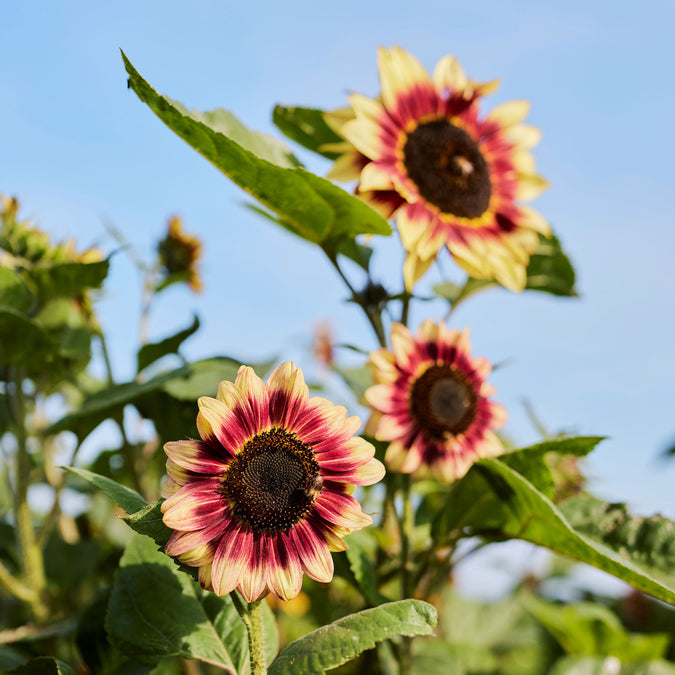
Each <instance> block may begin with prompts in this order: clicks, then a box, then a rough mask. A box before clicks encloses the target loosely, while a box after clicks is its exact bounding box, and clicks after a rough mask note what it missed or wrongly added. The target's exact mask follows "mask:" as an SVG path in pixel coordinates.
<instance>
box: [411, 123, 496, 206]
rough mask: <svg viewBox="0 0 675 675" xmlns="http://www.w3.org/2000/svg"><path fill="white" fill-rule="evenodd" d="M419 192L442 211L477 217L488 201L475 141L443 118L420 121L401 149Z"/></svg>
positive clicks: (487, 185) (484, 171)
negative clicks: (421, 122)
mask: <svg viewBox="0 0 675 675" xmlns="http://www.w3.org/2000/svg"><path fill="white" fill-rule="evenodd" d="M403 154H404V156H405V166H406V169H407V171H408V175H409V176H410V178H412V180H413V182H414V183H415V185H417V188H418V189H419V191H420V194H421V195H422V197H424V199H426V200H427V201H428V202H430V203H432V204H434V205H435V206H437V207H438V208H439V209H440V210H441V211H443V213H451V214H453V215H455V216H459V217H461V218H478V217H479V216H481V215H482V214H483V213H485V211H487V208H488V206H489V204H490V193H491V186H490V171H489V169H488V165H487V162H486V161H485V158H484V157H483V155H482V154H481V151H480V149H479V147H478V144H477V143H476V142H475V141H474V140H473V139H472V138H471V136H469V134H467V133H466V131H464V130H463V129H460V128H459V127H456V126H454V125H453V124H450V122H448V121H447V120H434V121H432V122H425V123H423V124H420V125H419V126H418V127H417V128H416V129H415V130H414V131H413V132H412V133H410V134H409V135H408V138H407V140H406V143H405V146H404V148H403Z"/></svg>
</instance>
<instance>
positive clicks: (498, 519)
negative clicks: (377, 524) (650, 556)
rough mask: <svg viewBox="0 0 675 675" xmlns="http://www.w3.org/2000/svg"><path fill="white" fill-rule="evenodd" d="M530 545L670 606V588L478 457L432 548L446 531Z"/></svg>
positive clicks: (515, 476) (511, 474) (674, 588)
mask: <svg viewBox="0 0 675 675" xmlns="http://www.w3.org/2000/svg"><path fill="white" fill-rule="evenodd" d="M463 528H470V531H471V533H473V534H483V535H486V536H487V535H490V536H495V534H498V536H499V537H500V538H515V539H523V540H525V541H530V542H532V543H533V544H538V545H540V546H544V547H546V548H549V549H550V550H552V551H555V552H556V553H560V554H561V555H564V556H567V557H569V558H571V559H573V560H577V561H579V562H584V563H587V564H589V565H593V566H594V567H597V568H598V569H601V570H603V571H605V572H609V574H613V575H614V576H616V577H618V578H619V579H622V580H623V581H625V582H627V583H629V584H631V585H632V586H634V587H635V588H637V589H639V590H641V591H644V592H645V593H649V594H650V595H653V596H654V597H656V598H658V599H660V600H663V601H665V602H669V603H671V604H675V585H674V584H673V583H672V581H669V580H667V579H662V578H661V577H660V575H659V577H658V578H657V577H656V575H655V573H654V571H653V570H645V569H642V568H641V567H639V566H638V564H636V562H634V561H633V560H628V559H625V558H622V557H621V556H619V555H618V554H617V553H615V552H614V551H612V550H611V549H609V548H607V547H606V546H603V545H602V544H600V543H598V542H595V541H593V540H592V539H590V538H588V537H586V536H584V535H582V534H580V533H578V532H576V531H575V530H574V529H573V528H572V527H571V526H570V524H569V523H568V522H567V520H566V519H565V517H564V516H563V515H562V514H561V513H560V511H559V510H558V509H557V508H556V507H555V505H554V504H553V503H551V502H550V501H549V500H548V499H547V498H546V496H545V495H543V494H542V493H541V492H540V491H539V490H537V489H536V488H535V487H534V486H533V485H532V484H531V483H530V482H529V481H528V480H527V479H526V478H524V477H523V476H521V475H520V474H519V473H517V472H516V471H514V470H513V469H511V468H510V467H509V466H507V465H506V464H504V463H503V462H500V461H499V460H497V459H482V460H480V461H479V462H478V463H477V464H475V465H474V466H473V467H472V469H471V470H470V471H469V473H468V474H467V475H466V476H465V477H464V478H463V479H462V480H461V481H458V482H457V483H456V484H455V485H454V486H453V488H452V489H451V491H450V493H449V495H448V498H447V500H446V503H445V505H444V507H443V509H442V510H441V513H440V514H439V516H438V518H437V519H436V520H435V521H434V523H433V524H432V534H433V536H434V540H435V541H436V542H437V545H438V544H440V542H442V541H444V540H445V539H446V537H448V536H450V535H451V534H452V532H456V531H457V530H461V529H463Z"/></svg>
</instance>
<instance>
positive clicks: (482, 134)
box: [326, 47, 550, 290]
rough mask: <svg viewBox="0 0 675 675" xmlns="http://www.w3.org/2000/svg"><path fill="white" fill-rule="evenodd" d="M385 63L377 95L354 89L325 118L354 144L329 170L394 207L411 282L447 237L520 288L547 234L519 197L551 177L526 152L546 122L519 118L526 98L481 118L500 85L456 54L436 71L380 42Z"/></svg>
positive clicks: (490, 272) (476, 266)
mask: <svg viewBox="0 0 675 675" xmlns="http://www.w3.org/2000/svg"><path fill="white" fill-rule="evenodd" d="M378 69H379V74H380V83H381V86H382V94H381V96H380V97H378V98H375V99H371V98H367V97H366V96H362V95H361V94H353V95H352V96H350V97H349V102H350V104H351V110H348V109H347V110H345V109H342V110H339V111H336V112H335V113H329V114H328V115H327V117H326V120H327V122H328V123H329V124H330V125H331V126H332V127H333V128H334V129H335V131H336V132H337V133H339V134H340V135H341V136H343V137H344V138H345V139H346V140H347V141H348V142H349V143H350V144H351V146H352V147H351V148H347V149H344V150H345V152H344V154H343V155H342V156H341V157H339V158H338V160H337V161H336V163H335V166H334V168H333V171H332V172H331V174H329V175H330V176H331V177H333V178H335V179H336V180H353V179H358V180H359V185H358V189H357V191H358V194H359V195H360V196H361V197H362V198H363V199H364V200H365V201H367V202H368V203H370V205H371V206H373V208H375V209H377V210H378V211H379V212H380V213H382V215H383V216H384V217H386V218H391V217H393V216H396V224H397V227H398V231H399V234H400V236H401V241H402V243H403V246H404V247H405V249H406V251H407V253H408V255H407V258H406V262H405V266H404V276H405V281H406V286H407V287H408V288H409V289H410V288H411V287H412V286H413V285H414V283H415V282H416V281H417V280H418V279H419V278H420V277H421V276H422V275H423V274H424V273H425V272H426V270H427V269H428V268H429V266H430V264H431V263H432V262H433V260H434V259H435V256H436V254H437V253H438V251H439V249H440V248H441V247H442V246H443V245H445V246H447V247H448V249H449V250H450V253H452V255H453V256H454V258H455V260H456V261H457V262H458V263H459V264H460V265H461V266H462V267H463V268H464V269H465V270H466V271H467V272H468V273H469V274H470V275H472V276H474V277H477V278H485V279H496V280H497V281H499V283H501V284H503V285H504V286H506V287H507V288H510V289H512V290H522V289H523V288H524V286H525V278H526V275H525V268H526V266H527V263H528V261H529V257H530V254H531V253H532V252H533V251H534V250H535V249H536V248H537V246H538V234H537V233H542V234H545V235H548V234H549V233H550V228H549V226H548V224H547V223H546V221H545V220H544V219H543V218H542V217H541V216H540V215H539V214H538V213H537V212H536V211H534V210H532V209H531V208H528V207H526V206H523V205H521V204H518V203H516V200H523V201H528V200H531V199H534V198H535V197H537V196H538V195H539V193H540V192H541V191H542V190H543V189H544V188H545V187H546V185H547V184H546V181H545V180H544V179H542V178H541V177H540V176H538V175H537V174H536V171H535V165H534V159H533V157H532V155H531V154H530V153H529V149H530V148H532V147H533V146H534V145H536V144H537V143H538V142H539V137H540V134H539V131H538V130H537V129H535V128H534V127H531V126H528V125H525V124H522V121H523V119H524V118H525V116H526V115H527V112H528V109H529V104H528V103H527V102H526V101H510V102H508V103H502V104H500V105H498V106H496V107H495V108H493V109H492V111H491V112H490V113H489V114H488V115H487V116H486V117H482V116H481V115H480V114H479V104H480V99H481V98H482V97H483V96H484V95H485V94H488V93H490V92H491V91H493V90H494V89H495V88H496V86H497V84H496V83H494V82H493V83H487V84H478V83H476V82H473V81H471V80H469V79H468V78H467V77H466V75H465V74H464V71H463V69H462V67H461V66H460V65H459V63H458V62H457V61H456V60H455V59H454V58H453V57H452V56H446V57H444V58H443V59H441V60H440V61H439V62H438V64H437V66H436V68H435V69H434V72H433V75H432V77H429V75H428V74H427V72H426V70H425V69H424V68H423V67H422V65H421V64H420V63H419V61H417V59H415V57H413V56H412V55H411V54H409V53H408V52H406V51H405V50H403V49H401V48H399V47H394V48H393V49H391V50H389V49H384V48H381V49H380V50H379V52H378ZM333 149H334V150H335V151H338V152H339V151H341V148H340V146H339V145H336V146H335V147H334V148H333Z"/></svg>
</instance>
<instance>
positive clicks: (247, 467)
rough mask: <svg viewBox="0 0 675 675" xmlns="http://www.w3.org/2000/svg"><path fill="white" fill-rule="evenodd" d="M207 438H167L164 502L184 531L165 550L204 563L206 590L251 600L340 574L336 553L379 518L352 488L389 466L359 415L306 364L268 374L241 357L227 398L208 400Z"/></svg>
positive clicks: (202, 414) (202, 403) (202, 421)
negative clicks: (364, 433) (320, 391)
mask: <svg viewBox="0 0 675 675" xmlns="http://www.w3.org/2000/svg"><path fill="white" fill-rule="evenodd" d="M198 403H199V414H198V416H197V428H198V430H199V435H200V437H201V440H194V441H175V442H171V443H167V444H166V445H165V446H164V449H165V451H166V454H167V456H168V460H167V473H168V475H169V478H168V481H167V483H166V485H165V488H164V493H163V494H164V496H168V499H167V500H166V501H165V502H163V504H162V511H163V514H164V515H163V519H164V522H165V523H166V525H168V526H169V527H170V528H172V529H173V530H175V532H173V533H172V535H171V537H170V539H169V541H168V543H167V545H166V548H165V550H166V552H167V553H168V554H169V555H172V556H177V557H178V558H179V559H180V560H181V561H182V562H184V563H185V564H187V565H191V566H193V567H199V580H200V582H201V584H202V586H203V587H204V588H208V589H212V590H213V591H215V593H217V594H218V595H224V594H226V593H229V592H230V591H232V590H233V589H237V590H238V591H239V592H240V593H241V594H242V595H243V597H244V598H245V599H246V600H247V601H248V602H253V601H255V600H257V599H258V598H260V597H262V596H264V595H266V594H267V593H268V592H272V593H273V594H274V595H276V596H277V597H279V598H281V599H282V600H288V599H290V598H293V597H295V596H296V595H297V594H298V593H299V592H300V587H301V585H302V576H303V572H304V573H305V574H307V576H309V577H311V578H312V579H315V580H316V581H321V582H327V581H330V580H331V579H332V577H333V559H332V557H331V554H330V552H331V551H342V550H345V549H346V548H347V545H346V544H345V543H344V541H343V537H344V536H346V535H347V534H349V533H350V532H352V531H354V530H359V529H361V528H362V527H365V526H366V525H369V524H370V523H371V522H372V521H371V518H370V516H368V515H366V514H364V513H363V512H362V510H361V506H360V504H359V503H358V501H356V499H354V498H353V497H352V496H351V493H352V492H353V487H354V485H371V484H373V483H376V482H377V481H379V480H380V479H381V478H382V477H383V476H384V466H383V465H382V464H381V463H380V462H379V461H377V460H376V459H375V458H374V452H375V450H374V448H373V446H372V445H371V444H370V443H368V442H367V441H365V440H364V439H362V438H360V437H358V436H354V434H355V433H356V432H357V431H358V429H359V427H360V425H361V422H360V420H359V418H358V417H347V416H346V410H345V409H344V408H343V407H340V406H335V405H333V404H332V403H331V402H330V401H327V400H326V399H324V398H320V397H318V396H313V397H310V396H309V392H308V389H307V385H306V384H305V381H304V378H303V375H302V371H301V370H300V369H299V368H296V366H295V365H293V363H291V362H288V363H284V364H282V365H280V366H279V367H278V368H276V369H275V370H274V371H273V372H272V374H271V375H270V376H269V378H268V380H267V382H266V383H264V382H263V381H262V380H261V379H260V378H259V377H258V376H257V375H256V374H255V373H254V372H253V370H252V369H251V368H248V367H246V366H242V367H241V368H240V369H239V374H238V375H237V378H236V380H235V381H234V383H232V382H221V384H220V388H219V390H218V396H217V398H209V397H202V398H200V399H199V402H198Z"/></svg>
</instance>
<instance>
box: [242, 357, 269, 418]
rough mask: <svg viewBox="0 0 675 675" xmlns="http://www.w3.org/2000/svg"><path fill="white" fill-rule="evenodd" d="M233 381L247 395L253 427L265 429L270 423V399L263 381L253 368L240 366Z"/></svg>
mask: <svg viewBox="0 0 675 675" xmlns="http://www.w3.org/2000/svg"><path fill="white" fill-rule="evenodd" d="M234 383H235V384H236V385H237V386H238V387H239V388H240V389H241V390H242V391H243V392H244V393H245V394H246V396H247V397H248V401H249V404H250V406H251V410H252V412H253V419H254V425H255V428H256V429H258V430H261V429H267V428H268V427H269V425H270V401H269V396H268V395H267V388H266V387H265V383H264V382H263V381H262V380H261V379H260V378H259V377H258V376H257V375H256V374H255V371H254V370H253V368H249V367H248V366H241V368H239V372H238V373H237V379H236V380H235V381H234Z"/></svg>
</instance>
